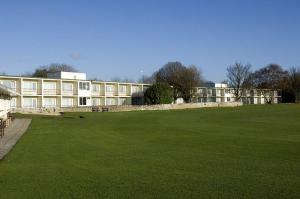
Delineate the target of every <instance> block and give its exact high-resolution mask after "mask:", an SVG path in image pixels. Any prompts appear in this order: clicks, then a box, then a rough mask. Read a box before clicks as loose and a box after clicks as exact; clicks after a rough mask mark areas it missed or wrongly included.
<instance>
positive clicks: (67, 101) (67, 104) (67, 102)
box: [61, 98, 73, 107]
mask: <svg viewBox="0 0 300 199" xmlns="http://www.w3.org/2000/svg"><path fill="white" fill-rule="evenodd" d="M61 106H62V107H72V106H73V98H62V101H61Z"/></svg>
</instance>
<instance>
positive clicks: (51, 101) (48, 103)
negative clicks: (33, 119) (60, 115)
mask: <svg viewBox="0 0 300 199" xmlns="http://www.w3.org/2000/svg"><path fill="white" fill-rule="evenodd" d="M44 106H45V107H56V99H55V98H44Z"/></svg>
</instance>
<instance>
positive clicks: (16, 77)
mask: <svg viewBox="0 0 300 199" xmlns="http://www.w3.org/2000/svg"><path fill="white" fill-rule="evenodd" d="M0 78H14V79H21V78H22V79H30V80H51V81H90V82H96V83H110V84H111V83H115V84H136V85H147V86H150V85H152V84H146V83H137V82H115V81H98V80H80V79H55V78H47V77H25V76H10V75H0Z"/></svg>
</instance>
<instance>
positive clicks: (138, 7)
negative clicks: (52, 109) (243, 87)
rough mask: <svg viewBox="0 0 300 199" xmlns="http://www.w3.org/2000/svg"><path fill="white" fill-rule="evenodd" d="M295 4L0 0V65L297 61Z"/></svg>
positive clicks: (268, 0)
mask: <svg viewBox="0 0 300 199" xmlns="http://www.w3.org/2000/svg"><path fill="white" fill-rule="evenodd" d="M299 10H300V1H299V0H295V1H293V0H239V1H238V0H235V1H234V0H219V1H217V0H206V1H201V0H195V1H193V0H181V1H176V0H148V1H146V0H144V1H143V0H123V1H121V0H120V1H117V0H107V1H100V0H99V1H92V0H86V1H80V0H69V1H63V0H59V1H55V0H51V1H48V2H47V1H38V0H36V1H30V0H26V1H21V0H20V1H15V0H1V1H0V72H5V73H7V74H9V75H19V74H22V73H25V72H30V71H33V70H34V69H35V68H36V67H38V66H40V65H47V64H50V63H53V62H54V63H67V64H71V65H73V66H75V67H76V68H77V69H79V70H80V71H83V72H87V74H88V77H89V78H94V77H98V78H101V79H103V80H109V79H111V78H114V77H120V78H132V79H137V78H138V77H140V76H141V74H142V73H144V74H146V75H148V74H151V73H152V72H154V71H155V70H157V69H158V68H160V67H161V66H162V65H164V64H165V63H167V62H169V61H181V62H182V63H184V64H186V65H190V64H195V65H197V66H198V67H199V68H200V69H201V70H202V72H203V75H204V76H205V78H206V79H207V80H212V81H221V80H224V79H225V78H226V67H228V65H230V64H232V63H234V62H235V61H241V62H243V63H251V64H252V65H253V68H254V69H256V68H259V67H262V66H265V65H266V64H269V63H278V64H280V65H282V66H284V67H286V68H288V67H290V66H299V65H300V11H299Z"/></svg>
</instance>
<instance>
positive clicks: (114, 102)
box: [106, 98, 116, 105]
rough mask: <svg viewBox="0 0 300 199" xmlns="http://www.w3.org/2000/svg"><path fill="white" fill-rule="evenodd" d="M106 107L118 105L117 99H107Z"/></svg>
mask: <svg viewBox="0 0 300 199" xmlns="http://www.w3.org/2000/svg"><path fill="white" fill-rule="evenodd" d="M106 105H116V99H114V98H106Z"/></svg>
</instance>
